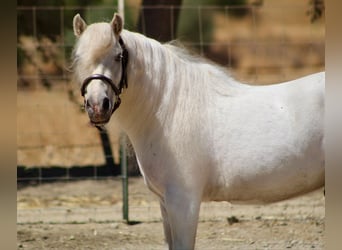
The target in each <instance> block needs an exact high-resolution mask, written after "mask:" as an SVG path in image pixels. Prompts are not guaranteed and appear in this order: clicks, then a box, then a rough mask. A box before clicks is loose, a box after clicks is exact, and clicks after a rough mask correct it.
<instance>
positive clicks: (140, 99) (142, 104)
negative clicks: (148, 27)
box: [115, 30, 177, 133]
mask: <svg viewBox="0 0 342 250" xmlns="http://www.w3.org/2000/svg"><path fill="white" fill-rule="evenodd" d="M122 39H123V41H124V43H125V44H126V47H127V50H128V53H129V62H128V67H127V75H128V88H127V89H125V90H124V92H123V94H122V98H121V99H122V104H121V106H120V108H119V109H118V110H117V111H116V113H115V116H116V117H117V118H118V121H119V123H120V124H121V125H122V127H123V129H124V130H126V132H127V133H129V132H132V133H138V131H140V133H141V130H144V129H145V128H144V124H146V126H149V127H152V126H153V123H156V124H155V126H158V127H160V126H161V125H160V123H164V122H165V117H166V116H167V113H168V110H167V109H168V108H169V107H170V103H171V102H172V98H173V97H174V96H176V95H175V92H177V87H176V86H174V84H176V82H175V81H176V79H175V76H174V74H175V73H176V67H175V65H174V63H175V58H174V56H173V55H172V53H171V52H170V51H169V50H168V49H167V48H165V46H163V45H162V44H160V43H159V42H157V41H156V40H153V39H150V38H147V37H145V36H143V35H141V34H138V33H133V32H129V31H127V30H124V31H123V32H122ZM138 119H142V121H139V120H138Z"/></svg>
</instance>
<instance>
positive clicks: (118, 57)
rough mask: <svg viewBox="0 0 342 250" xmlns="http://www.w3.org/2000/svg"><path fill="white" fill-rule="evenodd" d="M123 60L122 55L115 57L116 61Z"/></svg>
mask: <svg viewBox="0 0 342 250" xmlns="http://www.w3.org/2000/svg"><path fill="white" fill-rule="evenodd" d="M121 59H122V53H120V54H118V55H116V56H115V61H117V62H120V61H121Z"/></svg>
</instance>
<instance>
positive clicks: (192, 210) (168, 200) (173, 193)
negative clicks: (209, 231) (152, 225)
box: [164, 186, 200, 250]
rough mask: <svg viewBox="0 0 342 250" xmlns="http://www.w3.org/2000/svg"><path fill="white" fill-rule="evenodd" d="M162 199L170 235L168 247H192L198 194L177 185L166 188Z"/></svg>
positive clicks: (184, 249) (175, 249) (182, 249)
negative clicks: (170, 239)
mask: <svg viewBox="0 0 342 250" xmlns="http://www.w3.org/2000/svg"><path fill="white" fill-rule="evenodd" d="M164 201H165V203H164V204H165V211H166V213H167V218H168V222H169V225H170V229H171V236H172V241H171V242H172V243H171V244H169V249H172V250H192V249H194V247H195V238H196V231H197V223H198V216H199V210H200V198H199V196H198V195H196V194H193V193H189V192H187V191H186V190H185V189H182V188H181V187H179V186H178V187H172V188H168V190H167V191H166V193H165V197H164Z"/></svg>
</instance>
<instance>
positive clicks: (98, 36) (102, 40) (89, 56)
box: [72, 23, 115, 78]
mask: <svg viewBox="0 0 342 250" xmlns="http://www.w3.org/2000/svg"><path fill="white" fill-rule="evenodd" d="M114 39H115V38H114V35H113V31H112V29H111V26H110V24H109V23H94V24H91V25H89V26H88V27H87V29H86V30H85V31H84V33H83V34H82V35H81V37H80V38H79V40H78V41H77V43H76V46H75V49H74V51H73V63H72V69H73V71H74V73H75V77H76V78H84V75H89V74H91V71H92V70H94V68H95V67H96V65H97V64H98V62H99V59H101V58H103V57H104V56H105V55H106V54H107V53H109V51H110V50H111V49H112V47H113V46H114Z"/></svg>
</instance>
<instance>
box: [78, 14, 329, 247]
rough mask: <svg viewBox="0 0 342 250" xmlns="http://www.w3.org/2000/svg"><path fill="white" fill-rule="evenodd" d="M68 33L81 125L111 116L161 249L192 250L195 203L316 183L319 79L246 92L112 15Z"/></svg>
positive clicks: (274, 194)
mask: <svg viewBox="0 0 342 250" xmlns="http://www.w3.org/2000/svg"><path fill="white" fill-rule="evenodd" d="M73 27H74V33H75V35H76V36H77V37H78V41H77V44H76V46H75V49H74V71H75V77H76V79H77V81H79V82H80V83H81V84H82V88H81V89H82V94H83V96H84V100H85V108H86V111H87V113H88V115H89V118H90V121H91V122H92V123H93V124H94V125H96V126H99V127H101V126H102V125H103V124H105V123H107V122H108V121H109V119H110V117H111V116H112V114H113V119H114V120H116V121H117V122H118V124H119V125H120V126H121V127H122V129H123V130H124V131H125V132H126V133H127V135H128V136H129V138H130V140H131V142H132V144H133V147H134V149H135V152H136V156H137V159H138V163H139V167H140V170H141V173H142V175H143V177H144V180H145V182H146V185H147V186H148V187H149V189H150V190H152V192H153V193H155V194H156V195H157V196H158V197H159V199H160V207H161V213H162V217H163V225H164V232H165V237H166V240H167V243H168V245H169V248H170V249H193V248H194V245H195V238H196V230H197V223H198V216H199V210H200V204H201V202H202V201H209V200H214V201H229V202H232V203H234V202H242V203H269V202H275V201H280V200H283V199H287V198H290V197H294V196H297V195H300V194H304V193H306V192H310V191H313V190H315V189H317V188H320V187H322V186H324V149H323V144H324V135H323V116H324V86H325V73H324V72H322V73H317V74H312V75H309V76H306V77H303V78H300V79H296V80H294V81H290V82H285V83H279V84H274V85H269V86H250V85H245V84H241V83H239V82H237V81H236V80H234V79H233V78H231V77H230V76H229V74H228V73H227V72H226V71H225V70H224V69H222V68H220V67H218V66H217V65H214V64H212V63H209V62H207V61H205V60H202V59H200V58H196V57H194V56H191V55H189V54H187V53H186V52H185V51H184V50H182V49H180V48H177V47H175V46H172V45H169V44H160V43H159V42H157V41H155V40H153V39H150V38H147V37H145V36H143V35H141V34H138V33H133V32H130V31H127V30H123V22H122V18H121V17H120V16H119V15H117V14H115V15H114V17H113V20H112V21H111V22H110V23H95V24H91V25H89V26H88V25H87V24H86V23H85V21H84V20H83V19H82V18H81V17H80V15H79V14H77V15H76V16H75V17H74V20H73ZM127 85H128V86H127ZM126 87H127V88H126ZM120 100H122V102H121V105H120ZM114 110H116V111H115V112H114V113H113V111H114Z"/></svg>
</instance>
